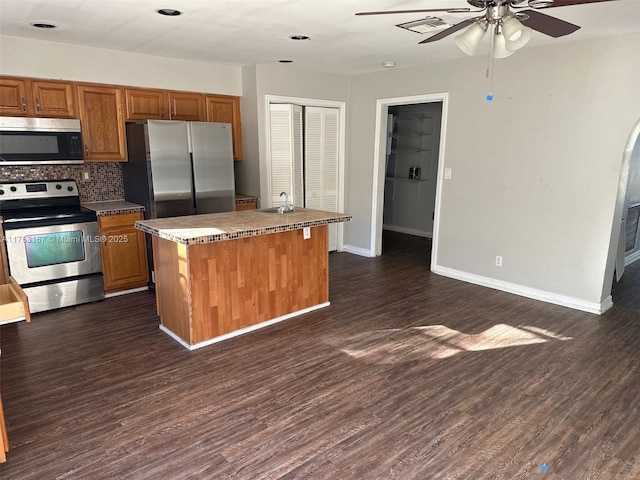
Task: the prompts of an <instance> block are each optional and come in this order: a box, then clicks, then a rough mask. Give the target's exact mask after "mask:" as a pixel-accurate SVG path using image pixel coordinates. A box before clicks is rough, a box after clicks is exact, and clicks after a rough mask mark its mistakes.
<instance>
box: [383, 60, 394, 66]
mask: <svg viewBox="0 0 640 480" xmlns="http://www.w3.org/2000/svg"><path fill="white" fill-rule="evenodd" d="M382 66H383V67H384V68H392V67H395V66H396V62H392V61H390V60H389V61H388V62H382Z"/></svg>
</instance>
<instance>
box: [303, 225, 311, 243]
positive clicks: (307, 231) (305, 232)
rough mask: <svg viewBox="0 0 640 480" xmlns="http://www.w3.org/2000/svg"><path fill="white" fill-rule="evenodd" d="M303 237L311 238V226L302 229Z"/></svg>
mask: <svg viewBox="0 0 640 480" xmlns="http://www.w3.org/2000/svg"><path fill="white" fill-rule="evenodd" d="M302 237H303V238H304V239H305V240H307V239H309V238H311V227H304V228H303V229H302Z"/></svg>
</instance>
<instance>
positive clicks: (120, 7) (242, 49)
mask: <svg viewBox="0 0 640 480" xmlns="http://www.w3.org/2000/svg"><path fill="white" fill-rule="evenodd" d="M468 6H469V5H468V4H467V3H466V0H417V1H416V0H2V1H1V2H0V34H2V35H11V36H16V37H28V38H34V39H39V40H47V41H53V42H62V43H70V44H77V45H86V46H91V47H100V48H108V49H114V50H124V51H129V52H137V53H143V54H149V55H159V56H165V57H177V58H183V59H191V60H199V61H203V62H211V63H223V64H229V65H251V64H262V63H266V64H269V63H272V64H275V63H277V62H278V60H281V59H290V60H293V62H294V63H293V64H292V65H291V66H292V67H294V68H299V69H305V70H316V71H324V72H330V73H338V74H347V75H354V74H361V73H368V72H373V71H377V70H382V69H383V67H382V63H383V62H385V61H394V62H395V63H396V65H397V66H398V67H405V66H411V65H418V64H427V63H434V62H439V61H443V60H449V59H455V58H463V57H464V56H465V55H464V54H463V53H462V52H461V51H460V50H458V48H457V47H456V46H455V42H454V36H455V35H452V36H450V37H447V38H445V39H442V40H440V41H438V42H434V43H431V44H425V45H419V44H418V43H419V42H420V41H421V40H423V39H424V38H426V36H424V35H422V34H418V33H414V32H411V31H408V30H405V29H402V28H398V27H396V26H395V25H396V24H398V23H404V22H408V21H412V20H417V19H420V18H423V17H424V16H425V15H426V14H399V15H381V16H358V17H357V16H355V15H354V14H355V13H356V12H360V11H372V10H402V9H422V8H453V7H468ZM159 8H174V9H178V10H181V11H183V12H184V14H183V15H181V16H178V17H164V16H161V15H158V14H157V13H155V10H157V9H159ZM542 12H543V13H546V14H548V15H552V16H555V17H558V18H561V19H563V20H567V21H570V22H572V23H574V24H577V25H580V26H582V28H581V29H580V30H578V31H577V32H575V33H573V34H571V35H568V36H566V37H562V38H559V39H553V38H550V37H547V36H546V35H543V34H541V33H538V32H534V34H533V38H532V40H531V41H530V43H529V44H528V45H527V46H526V47H525V48H531V47H535V46H537V45H548V44H552V43H561V42H569V41H576V40H584V39H587V38H595V37H600V36H611V35H616V34H624V33H629V32H634V31H640V0H617V1H612V2H605V3H597V4H588V5H578V6H569V7H558V8H553V9H546V10H543V11H542ZM432 15H438V14H432ZM438 16H440V17H443V15H438ZM444 17H446V18H447V19H450V18H455V19H459V20H463V19H465V18H468V15H466V16H465V15H464V14H456V15H446V14H445V15H444ZM32 22H48V23H53V24H56V25H58V28H56V29H52V30H42V29H36V28H33V27H31V26H30V23H32ZM296 34H303V35H308V36H309V37H310V40H308V41H297V42H296V41H293V40H290V39H289V36H290V35H296ZM488 43H489V42H488V39H485V40H484V41H483V44H482V45H481V47H480V48H479V49H478V54H480V55H481V54H483V53H486V52H487V51H488ZM516 55H517V53H516Z"/></svg>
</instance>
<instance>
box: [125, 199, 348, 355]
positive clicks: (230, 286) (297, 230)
mask: <svg viewBox="0 0 640 480" xmlns="http://www.w3.org/2000/svg"><path fill="white" fill-rule="evenodd" d="M349 220H351V215H348V214H343V213H334V212H325V211H321V210H312V209H307V208H296V209H295V211H294V212H292V213H285V214H278V213H265V212H262V211H260V210H244V211H238V212H225V213H212V214H205V215H192V216H186V217H172V218H158V219H154V220H138V221H137V222H136V223H135V226H136V228H138V229H140V230H142V231H144V232H146V233H148V234H150V235H151V236H152V240H153V257H154V273H155V282H156V301H157V308H158V315H159V316H160V329H161V330H163V331H164V332H165V333H167V334H169V335H170V336H171V337H173V338H174V339H175V340H177V341H178V342H180V343H181V344H182V345H184V346H185V347H187V348H189V349H191V350H193V349H196V348H199V347H203V346H205V345H209V344H211V343H215V342H218V341H221V340H224V339H227V338H230V337H233V336H236V335H240V334H243V333H247V332H250V331H252V330H256V329H258V328H262V327H265V326H267V325H271V324H273V323H276V322H279V321H282V320H286V319H288V318H291V317H294V316H296V315H300V314H303V313H307V312H310V311H312V310H316V309H318V308H322V307H325V306H328V305H329V265H328V263H329V262H328V260H329V258H328V257H329V255H328V233H327V232H328V225H329V224H332V223H339V222H346V221H349Z"/></svg>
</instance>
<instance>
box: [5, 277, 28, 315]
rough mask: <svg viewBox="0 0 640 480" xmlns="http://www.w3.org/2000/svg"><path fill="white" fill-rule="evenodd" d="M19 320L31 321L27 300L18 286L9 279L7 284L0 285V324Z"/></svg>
mask: <svg viewBox="0 0 640 480" xmlns="http://www.w3.org/2000/svg"><path fill="white" fill-rule="evenodd" d="M20 320H26V321H27V322H30V321H31V314H30V312H29V299H28V298H27V295H26V294H25V293H24V292H23V291H22V289H21V288H20V285H18V284H17V283H16V281H15V280H14V279H13V278H12V277H9V283H5V284H2V285H0V324H2V323H11V322H18V321H20Z"/></svg>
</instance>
